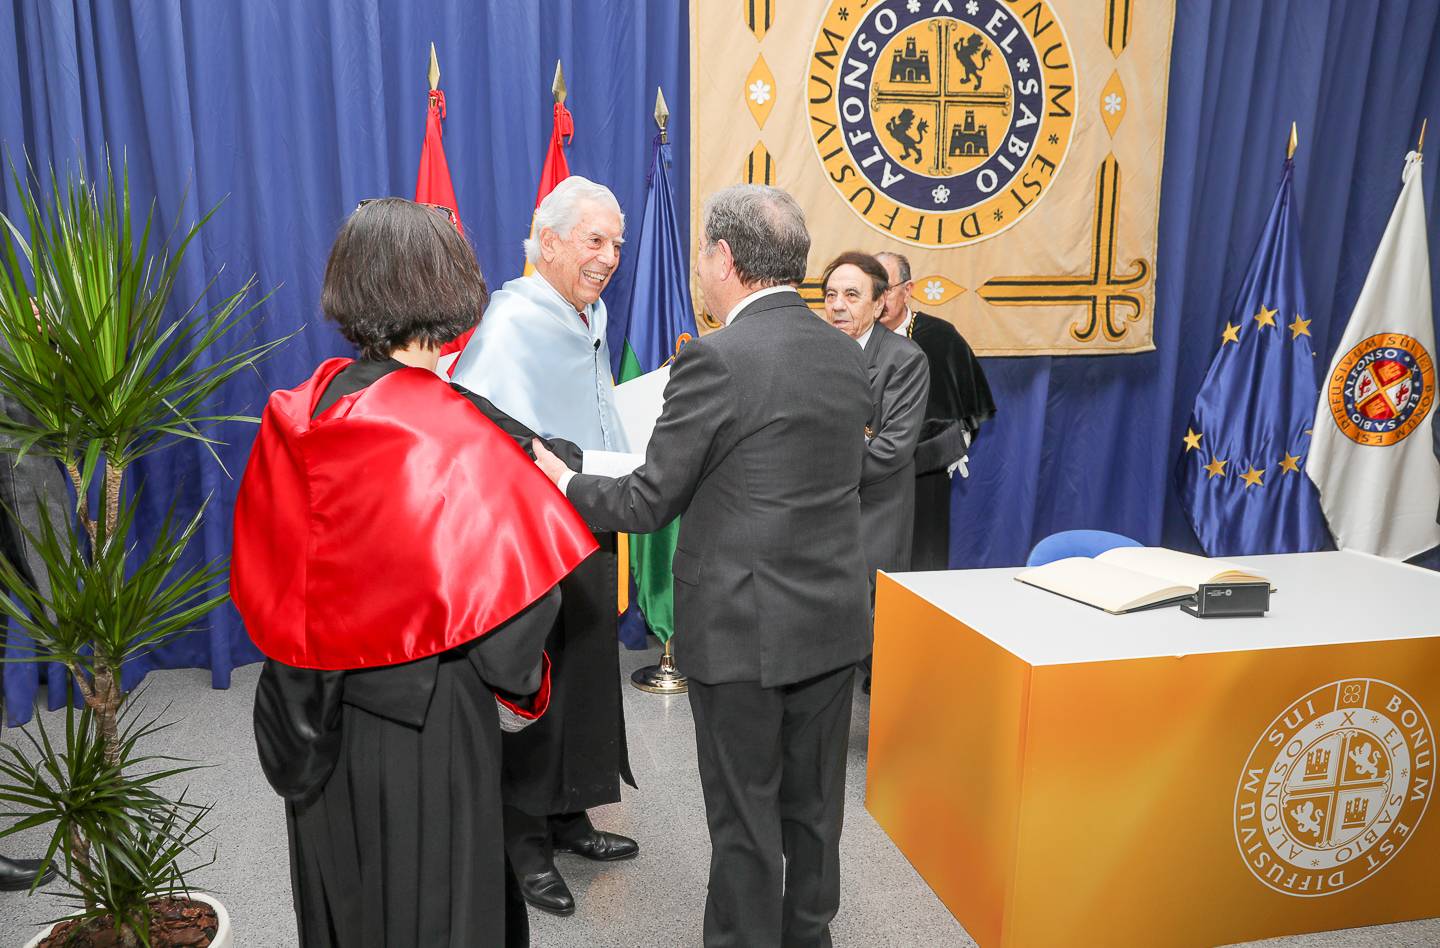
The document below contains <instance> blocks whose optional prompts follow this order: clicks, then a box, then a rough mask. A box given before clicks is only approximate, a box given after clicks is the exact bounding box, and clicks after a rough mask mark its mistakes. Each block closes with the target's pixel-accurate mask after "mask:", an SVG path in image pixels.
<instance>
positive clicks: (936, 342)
mask: <svg viewBox="0 0 1440 948" xmlns="http://www.w3.org/2000/svg"><path fill="white" fill-rule="evenodd" d="M910 338H911V339H913V340H914V341H915V344H916V345H918V346H919V347H920V348H921V349H922V350H924V352H925V358H926V360H927V361H928V362H929V364H930V395H929V398H928V399H927V400H926V403H925V426H924V428H923V429H922V430H921V432H920V444H919V445H918V446H917V447H916V449H915V533H914V536H913V538H912V540H911V555H910V568H911V569H914V570H928V569H948V568H949V566H950V476H949V475H948V474H947V473H946V468H948V467H949V466H950V465H951V464H954V463H955V462H956V461H957V460H959V459H960V458H961V457H963V456H964V455H965V453H966V445H965V437H964V436H965V433H966V432H968V433H969V435H970V443H971V444H973V443H974V441H975V438H976V437H977V436H978V433H979V431H980V425H981V423H982V422H984V421H987V420H988V419H990V418H992V417H994V415H995V400H994V398H992V397H991V395H990V385H989V383H988V382H987V381H986V380H985V370H984V369H983V368H981V366H980V360H979V359H977V358H975V353H974V351H973V350H971V348H970V344H969V343H967V342H966V341H965V337H964V336H961V335H960V333H959V332H958V331H956V329H955V327H954V326H952V325H951V324H950V323H948V322H946V321H945V320H943V319H938V318H936V317H934V316H930V315H928V314H926V313H916V314H915V327H914V330H913V331H912V333H911V336H910Z"/></svg>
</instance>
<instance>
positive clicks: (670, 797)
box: [0, 650, 1440, 948]
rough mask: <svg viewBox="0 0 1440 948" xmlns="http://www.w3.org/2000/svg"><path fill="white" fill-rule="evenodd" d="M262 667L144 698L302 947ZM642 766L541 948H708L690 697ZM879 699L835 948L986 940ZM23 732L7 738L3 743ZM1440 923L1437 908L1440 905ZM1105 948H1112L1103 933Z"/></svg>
mask: <svg viewBox="0 0 1440 948" xmlns="http://www.w3.org/2000/svg"><path fill="white" fill-rule="evenodd" d="M654 661H655V653H653V652H651V653H644V652H625V651H623V650H622V652H621V665H622V667H623V668H624V670H625V674H626V675H627V676H628V675H629V672H630V671H631V670H632V669H634V668H637V667H639V666H640V665H643V664H650V663H653V662H654ZM258 670H259V667H258V666H250V667H248V668H244V669H240V670H239V671H237V673H236V674H235V679H234V685H233V687H232V688H231V689H230V690H229V691H211V690H210V687H209V676H208V674H207V673H205V672H201V671H194V670H190V671H175V672H161V673H157V674H155V675H152V676H151V687H150V689H149V691H148V694H147V695H146V700H147V701H148V702H151V703H152V704H153V705H154V706H155V707H157V708H158V707H160V706H161V705H163V704H164V703H166V702H169V701H173V702H174V703H173V705H172V713H173V714H174V715H175V716H176V717H179V718H181V721H180V723H179V724H178V725H177V727H175V728H174V729H173V731H172V732H171V733H170V735H169V740H170V741H171V742H172V743H171V745H170V748H171V749H172V750H173V751H174V752H175V753H176V754H178V755H180V756H183V757H189V758H192V759H200V760H204V761H207V762H208V763H210V764H212V765H213V766H211V767H209V768H208V769H206V770H204V771H201V772H199V773H197V774H194V775H192V776H191V779H190V783H191V786H192V791H191V797H192V799H197V800H213V801H215V813H214V816H213V818H212V821H211V822H212V826H213V828H214V830H215V836H214V842H215V845H216V847H217V848H218V855H219V860H218V862H217V863H216V865H214V866H211V867H209V868H207V869H205V870H203V871H201V872H199V873H196V875H195V877H194V880H193V881H194V882H196V883H197V884H199V885H202V886H204V887H206V888H208V889H210V890H213V891H214V892H215V893H216V894H217V895H218V896H219V897H220V899H221V900H222V901H223V902H225V904H226V906H227V907H228V908H229V909H230V912H231V915H232V918H233V919H234V922H235V925H236V932H237V945H238V946H240V948H277V946H285V945H293V944H294V943H295V922H294V917H293V914H292V912H291V908H290V891H289V874H288V866H287V858H286V852H285V833H284V823H283V819H282V816H281V807H280V803H279V800H278V799H277V798H276V797H275V796H274V795H273V794H272V793H271V792H270V790H269V788H268V787H267V786H266V785H265V783H264V780H263V779H262V777H261V775H260V771H259V767H258V765H257V764H256V762H255V747H254V741H253V739H252V737H251V733H250V704H251V701H252V697H253V693H254V687H255V680H256V677H257V675H258ZM624 693H625V702H626V705H625V707H626V714H627V716H628V718H629V729H628V730H629V736H630V746H631V760H632V763H633V765H634V768H635V775H636V778H637V779H638V780H639V782H640V786H641V789H640V790H639V791H632V790H630V789H629V788H626V790H625V798H624V799H623V800H622V801H621V802H620V803H618V804H615V805H614V806H609V807H605V808H603V809H600V810H597V811H596V812H595V817H596V822H597V823H598V824H599V825H600V826H601V827H603V828H605V829H611V830H615V831H617V832H622V833H626V834H627V835H631V836H634V837H636V838H637V839H639V840H640V843H641V854H640V856H639V858H637V859H636V860H635V861H633V862H629V863H620V864H618V865H616V864H612V865H608V866H598V865H595V864H592V863H587V862H584V861H583V860H579V859H576V858H574V857H567V856H562V857H560V858H561V863H560V869H561V872H563V873H564V875H565V877H566V879H567V880H568V881H569V883H570V886H571V888H572V889H573V890H574V892H575V896H576V899H577V900H578V902H579V910H578V911H577V912H576V914H575V915H574V916H573V917H571V918H568V919H557V918H552V917H550V916H548V915H540V914H539V913H534V914H532V917H531V925H532V931H533V942H534V944H535V945H537V946H563V945H584V946H587V948H589V946H597V948H611V946H614V948H632V946H634V948H650V946H667V945H685V946H689V945H698V944H699V943H700V921H701V911H702V907H703V904H704V892H705V874H706V868H707V865H708V862H709V857H710V847H709V842H708V840H707V837H706V833H705V820H704V811H703V808H702V803H701V798H700V784H699V778H698V776H697V774H696V769H695V747H694V740H693V733H692V728H693V724H692V722H691V718H690V706H689V703H688V702H687V701H686V699H685V698H683V697H682V698H668V699H667V698H662V697H657V696H654V695H647V694H644V693H642V692H640V691H637V690H635V689H633V688H630V687H629V686H628V685H627V686H626V687H625V689H624ZM867 710H868V708H867V703H866V699H865V697H864V696H863V695H861V694H859V693H858V692H857V694H856V705H855V721H854V725H853V729H852V733H851V748H850V766H849V784H848V796H849V801H848V807H847V810H846V817H845V835H844V838H843V840H842V843H841V850H842V858H843V864H844V876H843V894H842V903H841V909H840V915H839V917H838V918H837V919H836V921H835V925H834V927H833V931H834V936H835V944H836V945H837V946H855V948H860V946H863V948H883V946H891V945H895V946H901V945H903V946H923V948H950V946H967V945H974V942H973V941H972V940H971V939H970V938H969V936H967V935H966V934H965V930H964V929H963V928H962V927H961V926H960V924H959V923H958V922H956V921H955V919H954V918H953V917H952V916H951V915H950V913H949V912H948V911H947V910H946V909H945V907H944V906H943V905H942V904H941V903H940V901H939V900H938V899H937V898H936V897H935V896H934V894H933V893H932V892H931V891H930V889H929V888H928V887H927V886H926V885H925V883H924V882H923V881H922V880H921V879H920V877H919V876H918V875H917V874H916V872H915V870H914V869H912V868H911V867H910V864H909V863H908V862H906V861H905V858H904V857H903V856H902V855H901V854H900V852H899V851H898V850H897V849H896V848H895V846H894V845H893V844H892V843H891V842H890V840H889V838H888V837H887V836H886V835H885V834H884V832H882V831H881V830H880V828H879V827H878V826H877V825H876V824H875V821H874V820H873V819H871V818H870V815H869V814H868V813H867V812H866V811H865V809H864V805H863V800H864V789H865V783H864V779H865V746H866V738H867V729H866V711H867ZM13 736H14V735H13V734H11V733H10V732H7V734H6V735H5V739H6V740H9V739H10V738H11V737H13ZM39 845H40V837H39V835H38V834H37V833H36V832H34V831H31V832H28V833H25V834H21V835H20V836H19V837H18V838H10V839H6V840H4V841H3V842H0V848H3V849H4V851H5V852H9V853H16V854H20V853H25V852H29V851H31V850H34V849H36V848H37V847H38V846H39ZM1436 910H1437V912H1440V897H1437V908H1436ZM56 912H57V908H56V903H55V901H54V900H52V899H50V898H48V897H46V896H43V895H42V896H37V897H35V898H26V897H24V896H22V895H19V894H15V893H0V948H13V946H19V945H21V944H23V943H24V942H25V940H26V939H27V938H29V937H30V935H29V933H30V931H31V926H32V925H34V924H35V923H38V922H39V921H41V920H43V919H46V918H53V917H54V916H55V914H56ZM1093 943H1094V944H1097V945H1103V944H1105V937H1104V933H1103V932H1096V933H1095V938H1094V940H1093ZM1257 944H1265V945H1274V946H1284V948H1302V946H1303V948H1322V946H1323V948H1341V946H1344V948H1350V946H1358V948H1380V946H1385V948H1390V946H1416V948H1418V946H1437V945H1440V920H1434V919H1432V920H1429V921H1424V922H1412V923H1409V924H1405V925H1390V926H1384V927H1380V928H1369V929H1356V930H1351V931H1344V932H1332V933H1327V934H1323V935H1307V936H1297V937H1294V938H1282V939H1275V940H1273V941H1270V942H1264V943H1257Z"/></svg>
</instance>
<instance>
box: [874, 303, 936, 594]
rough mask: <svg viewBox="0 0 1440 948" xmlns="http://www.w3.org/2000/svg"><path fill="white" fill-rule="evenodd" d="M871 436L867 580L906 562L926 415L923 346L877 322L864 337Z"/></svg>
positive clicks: (927, 374)
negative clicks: (917, 455) (918, 446)
mask: <svg viewBox="0 0 1440 948" xmlns="http://www.w3.org/2000/svg"><path fill="white" fill-rule="evenodd" d="M865 359H866V361H867V362H868V363H869V366H868V368H869V376H870V399H871V412H870V422H869V428H870V432H871V435H872V437H871V438H870V441H869V443H868V444H867V445H866V446H865V471H864V474H863V476H862V477H861V480H860V528H861V531H862V533H863V535H864V538H865V540H864V543H865V565H866V568H867V569H868V571H869V577H870V582H871V584H872V586H873V584H874V582H875V571H876V570H877V569H883V570H887V571H890V572H895V571H898V570H906V569H909V568H910V539H911V536H912V534H913V533H914V530H915V445H916V444H918V443H919V441H920V428H921V426H922V425H923V424H924V421H925V399H926V396H927V395H928V394H929V392H930V366H929V363H928V362H927V360H926V358H925V352H924V350H922V349H921V348H920V347H919V346H917V345H916V344H915V343H914V342H912V341H910V340H909V339H906V338H905V337H904V336H902V335H900V334H898V333H895V332H891V331H890V330H889V329H886V328H885V327H884V326H882V325H881V324H880V323H878V322H877V323H876V324H875V328H874V329H873V330H872V331H871V333H870V338H869V339H868V340H866V342H865Z"/></svg>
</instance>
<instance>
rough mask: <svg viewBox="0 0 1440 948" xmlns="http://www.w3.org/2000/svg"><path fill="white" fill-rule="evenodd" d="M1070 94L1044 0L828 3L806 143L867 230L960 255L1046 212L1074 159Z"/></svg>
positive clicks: (1069, 68) (1063, 53) (1065, 48)
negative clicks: (1022, 1) (1026, 1)
mask: <svg viewBox="0 0 1440 948" xmlns="http://www.w3.org/2000/svg"><path fill="white" fill-rule="evenodd" d="M1075 87H1076V83H1075V67H1074V60H1073V58H1072V57H1071V54H1070V49H1069V44H1068V42H1067V41H1066V38H1065V29H1064V27H1063V25H1062V24H1061V22H1060V20H1059V18H1058V17H1057V16H1056V15H1055V12H1054V10H1053V9H1052V8H1051V7H1050V4H1049V3H1048V2H1044V0H1041V2H1037V3H1034V4H1033V5H1027V6H1025V7H1019V6H1012V5H1009V4H1005V3H1001V2H999V0H880V2H872V3H870V4H868V5H867V4H863V3H859V2H856V0H833V2H831V3H830V7H829V10H828V12H827V13H826V15H825V18H824V19H823V20H822V21H821V24H820V30H819V32H818V33H817V34H816V37H815V48H814V52H813V54H812V56H811V59H810V81H809V89H808V92H809V94H808V97H807V101H808V103H809V104H808V109H809V117H810V132H811V138H812V140H813V141H814V143H815V149H816V154H817V155H818V156H819V158H820V163H821V164H822V165H823V166H824V167H825V172H826V176H827V178H828V179H829V181H830V183H831V184H832V185H833V186H834V187H835V189H836V190H837V191H838V192H839V194H840V196H841V197H842V198H843V199H844V201H845V202H846V203H847V204H848V205H849V206H850V208H851V209H852V210H853V211H854V212H855V213H856V214H858V215H859V216H860V217H861V218H862V219H863V220H864V221H865V222H866V223H867V224H869V225H870V226H872V227H874V228H875V229H877V230H879V231H882V232H883V233H885V234H888V235H889V236H891V237H895V238H897V239H899V240H903V241H906V242H907V243H911V244H915V245H917V246H922V247H958V246H963V245H966V244H973V243H976V242H978V241H982V240H986V239H988V238H990V237H994V236H995V235H996V234H999V233H1001V232H1002V231H1004V230H1006V229H1008V228H1009V227H1011V226H1013V225H1014V224H1015V223H1016V222H1017V221H1019V220H1020V219H1021V218H1023V217H1024V216H1025V215H1026V214H1028V213H1030V211H1031V210H1033V208H1034V207H1035V206H1036V205H1037V204H1039V203H1040V202H1041V201H1042V200H1043V199H1044V197H1045V195H1046V194H1047V192H1048V191H1049V190H1050V188H1051V187H1052V186H1053V185H1054V183H1055V181H1056V179H1057V177H1058V175H1059V172H1060V166H1061V164H1062V163H1063V161H1064V158H1065V154H1066V152H1067V151H1068V150H1069V146H1070V140H1071V136H1072V133H1073V130H1074V124H1075V98H1074V90H1075Z"/></svg>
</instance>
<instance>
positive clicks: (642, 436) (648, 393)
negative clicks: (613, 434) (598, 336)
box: [615, 365, 670, 455]
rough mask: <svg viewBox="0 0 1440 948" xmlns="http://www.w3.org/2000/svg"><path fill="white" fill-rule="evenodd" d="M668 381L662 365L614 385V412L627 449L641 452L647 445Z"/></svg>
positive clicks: (663, 402) (653, 429)
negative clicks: (628, 447) (622, 431)
mask: <svg viewBox="0 0 1440 948" xmlns="http://www.w3.org/2000/svg"><path fill="white" fill-rule="evenodd" d="M669 381H670V366H668V365H662V366H661V367H660V368H658V369H656V370H655V371H654V372H647V373H645V374H644V375H640V376H637V377H635V378H633V379H631V380H630V381H628V382H622V383H621V384H619V385H617V386H615V412H616V414H618V415H619V416H620V427H621V428H622V429H624V431H625V441H626V443H627V444H629V446H630V450H631V451H634V452H636V453H638V454H641V455H643V454H644V453H645V449H646V448H647V447H648V446H649V444H650V435H652V434H653V433H654V432H655V422H656V421H657V420H659V418H660V411H661V409H663V408H664V407H665V385H666V383H668V382H669Z"/></svg>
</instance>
